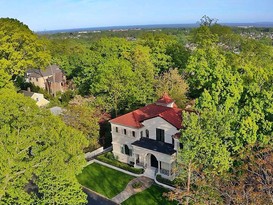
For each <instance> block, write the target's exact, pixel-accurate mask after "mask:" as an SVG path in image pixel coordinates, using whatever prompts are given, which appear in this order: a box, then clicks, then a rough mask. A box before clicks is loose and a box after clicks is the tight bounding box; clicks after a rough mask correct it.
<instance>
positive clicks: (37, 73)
mask: <svg viewBox="0 0 273 205" xmlns="http://www.w3.org/2000/svg"><path fill="white" fill-rule="evenodd" d="M60 72H62V71H61V69H60V68H59V66H57V65H51V66H48V67H47V68H46V69H45V70H41V69H30V70H28V71H27V72H26V73H27V75H28V76H29V77H34V78H40V77H46V76H51V75H52V74H53V73H60Z"/></svg>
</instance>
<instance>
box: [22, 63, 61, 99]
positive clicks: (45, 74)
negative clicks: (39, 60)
mask: <svg viewBox="0 0 273 205" xmlns="http://www.w3.org/2000/svg"><path fill="white" fill-rule="evenodd" d="M25 77H26V81H27V82H29V83H32V84H33V85H35V86H38V87H40V88H42V89H45V90H47V91H48V92H49V93H50V94H52V95H56V93H57V92H64V91H65V90H66V77H65V75H64V73H63V71H62V70H61V69H60V68H59V67H58V66H57V65H52V66H48V67H47V68H46V69H45V70H40V69H31V70H28V71H27V72H26V76H25Z"/></svg>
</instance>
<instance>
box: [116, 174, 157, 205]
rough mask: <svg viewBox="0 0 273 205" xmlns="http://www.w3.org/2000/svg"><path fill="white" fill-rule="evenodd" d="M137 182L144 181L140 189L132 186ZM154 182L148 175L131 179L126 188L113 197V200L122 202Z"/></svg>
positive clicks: (118, 202)
mask: <svg viewBox="0 0 273 205" xmlns="http://www.w3.org/2000/svg"><path fill="white" fill-rule="evenodd" d="M137 182H140V183H142V186H141V187H140V188H138V189H134V188H133V187H132V185H133V184H134V183H137ZM153 182H154V180H152V179H150V178H148V177H144V176H141V177H137V178H135V179H133V180H131V181H130V182H129V183H128V184H127V186H126V188H125V189H124V190H123V191H122V192H121V193H119V194H118V195H116V196H115V197H114V198H112V201H114V202H115V203H117V204H121V203H122V202H124V201H125V200H126V199H128V198H129V197H130V196H132V195H134V194H136V193H138V192H141V191H144V190H145V189H147V188H149V187H150V186H151V185H152V184H153Z"/></svg>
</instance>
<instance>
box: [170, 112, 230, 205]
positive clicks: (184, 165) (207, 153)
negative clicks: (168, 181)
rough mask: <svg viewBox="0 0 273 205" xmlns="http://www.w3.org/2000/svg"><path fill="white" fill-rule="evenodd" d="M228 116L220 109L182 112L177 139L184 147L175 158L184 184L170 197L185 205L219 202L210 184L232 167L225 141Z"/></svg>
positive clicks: (227, 132)
mask: <svg viewBox="0 0 273 205" xmlns="http://www.w3.org/2000/svg"><path fill="white" fill-rule="evenodd" d="M231 118H232V115H231V114H230V115H229V116H226V115H225V113H223V112H222V111H221V110H219V111H216V112H215V111H212V110H203V112H202V113H201V114H200V115H199V114H197V113H195V112H191V113H184V114H183V126H184V127H185V129H184V130H182V132H181V138H180V142H181V143H182V145H183V148H182V149H181V151H180V152H179V154H178V159H177V160H178V164H179V166H180V167H181V169H180V177H181V180H182V182H183V183H182V184H180V186H181V185H182V187H179V188H178V190H176V192H175V193H176V194H175V195H173V194H171V195H170V197H171V198H175V199H177V200H179V201H180V203H184V202H185V203H186V204H190V201H193V202H194V203H195V204H198V203H200V204H203V203H204V204H206V203H207V202H210V203H211V202H213V201H217V200H220V201H221V199H219V198H220V197H219V196H218V198H217V199H216V198H215V196H216V195H219V194H218V193H217V192H216V191H215V190H214V189H213V188H212V186H211V185H210V183H211V181H213V179H214V177H215V176H219V175H220V176H221V175H222V174H224V173H225V172H226V171H227V170H228V169H229V168H230V166H231V162H232V159H231V157H230V152H229V144H228V143H226V142H227V141H228V139H229V137H230V136H233V132H232V130H231V129H230V126H228V123H230V122H232V120H231ZM177 193H179V195H177ZM218 202H219V201H218Z"/></svg>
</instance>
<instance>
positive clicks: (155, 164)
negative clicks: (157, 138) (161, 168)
mask: <svg viewBox="0 0 273 205" xmlns="http://www.w3.org/2000/svg"><path fill="white" fill-rule="evenodd" d="M151 167H155V168H158V161H157V159H156V157H155V156H154V155H152V154H151Z"/></svg>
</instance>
